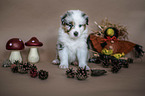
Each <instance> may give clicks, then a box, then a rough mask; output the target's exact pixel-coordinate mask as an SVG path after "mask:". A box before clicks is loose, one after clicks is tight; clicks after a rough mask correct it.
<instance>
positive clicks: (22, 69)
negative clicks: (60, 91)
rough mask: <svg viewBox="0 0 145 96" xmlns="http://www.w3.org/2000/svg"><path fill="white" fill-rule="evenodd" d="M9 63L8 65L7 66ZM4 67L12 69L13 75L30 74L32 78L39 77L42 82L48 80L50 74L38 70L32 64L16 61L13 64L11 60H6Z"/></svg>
mask: <svg viewBox="0 0 145 96" xmlns="http://www.w3.org/2000/svg"><path fill="white" fill-rule="evenodd" d="M6 63H7V64H6ZM7 65H8V66H7ZM2 66H3V67H10V68H11V71H12V72H13V73H20V74H28V73H29V74H30V76H31V77H32V78H36V77H38V78H39V79H41V80H45V79H47V78H48V76H49V74H48V72H47V71H45V70H40V71H38V70H37V67H36V66H35V65H34V64H30V63H29V62H27V63H23V62H20V61H18V60H17V61H15V62H13V63H11V62H10V60H6V61H4V62H3V65H2Z"/></svg>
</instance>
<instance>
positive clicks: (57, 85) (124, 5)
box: [0, 0, 145, 96]
mask: <svg viewBox="0 0 145 96" xmlns="http://www.w3.org/2000/svg"><path fill="white" fill-rule="evenodd" d="M70 9H80V10H82V11H84V12H85V13H87V14H88V16H89V32H90V33H91V29H96V25H95V24H94V23H93V22H94V21H97V22H98V23H99V22H100V21H101V20H102V19H104V18H105V17H107V18H108V19H109V20H110V21H111V22H113V23H120V24H123V25H126V26H127V28H128V33H129V40H130V41H132V42H134V43H137V44H140V45H142V46H143V47H144V48H145V42H144V38H145V31H144V30H145V0H0V64H1V63H2V61H3V60H5V59H6V58H8V57H9V54H10V51H8V50H6V49H5V45H6V42H7V41H8V40H9V39H10V38H14V37H18V38H21V39H22V40H23V41H24V42H26V41H27V40H29V39H30V38H31V37H32V36H36V37H37V38H38V39H39V40H40V41H41V42H43V44H44V46H43V47H41V48H39V53H40V59H41V60H40V62H39V63H38V64H37V66H38V70H40V69H44V70H46V71H49V73H50V76H49V78H48V79H47V80H45V81H41V80H39V79H38V78H35V79H34V78H31V77H30V76H29V75H28V74H27V75H26V74H25V75H21V74H14V73H12V72H11V71H10V69H9V68H2V67H0V96H26V95H27V96H34V95H35V96H40V95H41V96H58V95H59V96H66V95H70V96H82V95H83V96H145V64H144V61H145V57H143V58H142V62H141V59H135V63H134V64H130V67H129V68H128V69H121V71H120V72H119V73H117V74H112V73H111V72H110V68H106V70H108V73H107V75H105V76H100V77H91V76H89V78H88V79H87V80H85V81H78V80H76V79H68V78H66V76H65V70H61V69H58V66H56V65H52V64H51V61H52V60H53V59H54V58H55V45H56V40H57V33H58V32H57V31H58V28H59V25H60V16H61V15H62V14H63V13H64V12H65V11H67V10H70ZM28 51H29V48H28V47H26V48H25V50H23V51H21V53H22V56H23V60H24V62H26V60H27V59H26V58H27V54H28ZM89 66H90V67H91V68H99V69H103V68H102V66H101V65H95V64H89ZM75 68H76V67H75Z"/></svg>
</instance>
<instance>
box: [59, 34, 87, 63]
mask: <svg viewBox="0 0 145 96" xmlns="http://www.w3.org/2000/svg"><path fill="white" fill-rule="evenodd" d="M60 38H61V39H60V40H59V41H60V42H61V43H62V44H63V46H64V48H66V50H67V52H68V63H72V62H73V61H75V60H78V59H77V53H78V51H79V50H82V49H84V47H85V48H87V44H86V40H85V39H84V38H78V39H76V40H74V39H70V38H66V37H64V36H63V37H60ZM66 39H67V40H66Z"/></svg>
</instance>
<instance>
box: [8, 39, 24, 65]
mask: <svg viewBox="0 0 145 96" xmlns="http://www.w3.org/2000/svg"><path fill="white" fill-rule="evenodd" d="M24 48H25V47H24V43H23V41H22V40H21V39H19V38H12V39H10V40H9V41H8V42H7V44H6V49H7V50H12V51H11V54H10V57H9V60H10V61H11V62H12V63H13V62H15V61H17V60H18V61H19V62H22V57H21V54H20V50H23V49H24Z"/></svg>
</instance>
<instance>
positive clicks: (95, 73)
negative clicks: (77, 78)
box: [91, 69, 107, 76]
mask: <svg viewBox="0 0 145 96" xmlns="http://www.w3.org/2000/svg"><path fill="white" fill-rule="evenodd" d="M105 73H107V71H105V70H100V69H91V76H101V75H104V74H105Z"/></svg>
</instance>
